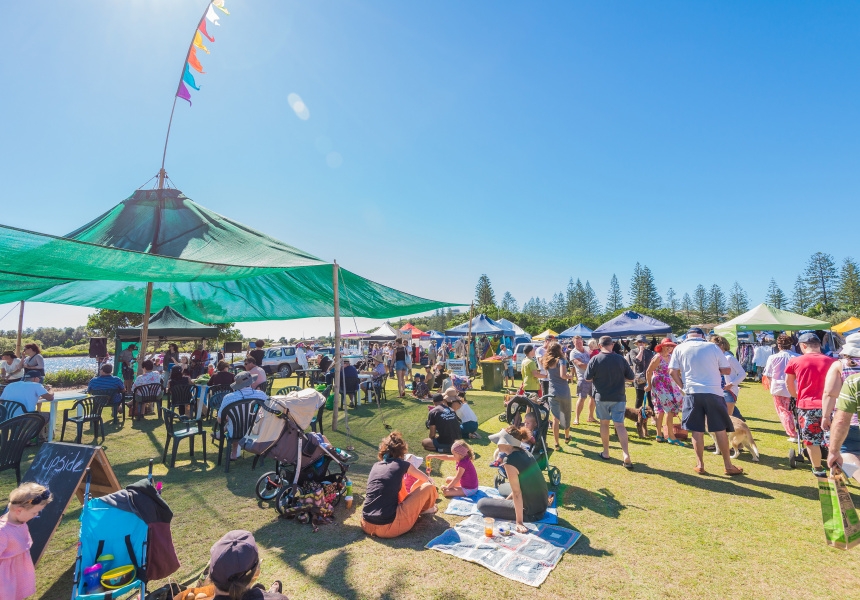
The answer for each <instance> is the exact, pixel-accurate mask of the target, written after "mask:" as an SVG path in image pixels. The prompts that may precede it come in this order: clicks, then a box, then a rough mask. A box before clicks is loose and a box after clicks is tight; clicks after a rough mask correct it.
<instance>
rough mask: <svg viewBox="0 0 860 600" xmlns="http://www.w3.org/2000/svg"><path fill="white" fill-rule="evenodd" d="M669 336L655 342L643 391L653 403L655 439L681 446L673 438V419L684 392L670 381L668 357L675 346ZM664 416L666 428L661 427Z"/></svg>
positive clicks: (679, 410)
mask: <svg viewBox="0 0 860 600" xmlns="http://www.w3.org/2000/svg"><path fill="white" fill-rule="evenodd" d="M677 345H678V344H676V343H675V342H673V341H672V340H671V339H669V338H663V340H662V341H661V342H660V343H659V344H657V346H656V347H655V348H654V352H655V354H654V358H652V359H651V363H650V364H649V365H648V371H647V372H646V373H645V383H646V385H645V391H646V392H651V401H652V402H653V403H654V420H655V421H656V422H657V441H658V442H669V443H670V444H673V445H675V446H683V445H684V443H683V442H681V441H679V440H677V439H675V428H674V423H673V420H674V418H675V417H676V416H678V415H679V414H681V406H682V403H683V401H684V394H682V393H681V389H680V388H679V387H678V386H677V385H676V384H675V382H674V381H672V377H671V376H670V375H669V359H670V357H671V356H672V351H673V350H675V346H677ZM664 416H665V418H666V429H665V430H664V429H663V417H664Z"/></svg>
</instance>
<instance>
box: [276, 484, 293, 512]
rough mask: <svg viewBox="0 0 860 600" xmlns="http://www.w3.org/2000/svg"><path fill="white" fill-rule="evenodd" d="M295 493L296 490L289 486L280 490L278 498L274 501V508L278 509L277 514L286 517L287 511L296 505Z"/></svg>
mask: <svg viewBox="0 0 860 600" xmlns="http://www.w3.org/2000/svg"><path fill="white" fill-rule="evenodd" d="M296 491H297V490H296V488H294V487H293V486H291V485H288V486H286V487H283V488H281V491H280V492H279V493H278V498H277V500H275V508H277V509H278V512H279V513H281V514H282V515H286V514H287V509H289V508H292V507H293V506H295V505H296V498H295V495H296Z"/></svg>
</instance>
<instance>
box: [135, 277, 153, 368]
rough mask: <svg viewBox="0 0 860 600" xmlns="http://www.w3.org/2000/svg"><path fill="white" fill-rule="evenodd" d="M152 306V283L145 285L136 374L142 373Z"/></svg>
mask: <svg viewBox="0 0 860 600" xmlns="http://www.w3.org/2000/svg"><path fill="white" fill-rule="evenodd" d="M151 306H152V282H151V281H150V282H148V283H147V284H146V300H145V302H144V307H143V325H142V326H141V328H140V348H139V349H138V351H137V374H138V375H140V374H141V372H142V371H143V359H144V358H145V357H146V345H147V343H148V341H147V339H146V336H147V335H148V334H149V310H150V308H151Z"/></svg>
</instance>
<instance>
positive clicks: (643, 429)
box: [624, 406, 654, 440]
mask: <svg viewBox="0 0 860 600" xmlns="http://www.w3.org/2000/svg"><path fill="white" fill-rule="evenodd" d="M653 417H654V411H653V410H652V409H651V407H650V406H646V407H645V415H644V416H643V415H642V410H641V409H638V408H625V409H624V418H625V419H627V420H629V421H633V422H634V423H636V433H637V434H638V435H639V438H640V439H644V440H647V439H648V438H649V437H650V436H649V435H648V419H651V418H653Z"/></svg>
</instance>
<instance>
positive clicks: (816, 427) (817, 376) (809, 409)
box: [785, 333, 834, 477]
mask: <svg viewBox="0 0 860 600" xmlns="http://www.w3.org/2000/svg"><path fill="white" fill-rule="evenodd" d="M799 342H800V351H801V352H802V353H803V354H802V355H801V356H795V357H794V358H792V359H791V360H790V361H788V366H786V368H785V387H787V388H788V392H789V393H790V394H791V395H792V396H794V397H795V398H797V417H798V418H797V421H798V424H799V425H800V431H799V432H798V434H799V435H800V439H801V440H802V441H803V443H804V444H806V450H807V452H808V453H809V462H811V463H812V472H813V473H814V474H815V475H816V477H826V476H827V471H826V470H824V469H823V468H821V446H826V445H827V443H828V441H829V440H828V438H829V434H828V433H827V432H826V431H824V430H823V429H821V416H822V415H821V398H822V397H823V396H824V380H825V378H826V377H827V370H828V369H829V368H830V365H831V363H833V360H834V359H832V358H830V357H829V356H826V355H824V354H822V353H821V340H819V339H818V336H816V335H815V334H814V333H804V334H803V335H802V336H800V340H799Z"/></svg>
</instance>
